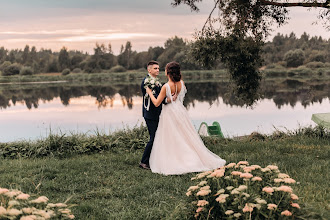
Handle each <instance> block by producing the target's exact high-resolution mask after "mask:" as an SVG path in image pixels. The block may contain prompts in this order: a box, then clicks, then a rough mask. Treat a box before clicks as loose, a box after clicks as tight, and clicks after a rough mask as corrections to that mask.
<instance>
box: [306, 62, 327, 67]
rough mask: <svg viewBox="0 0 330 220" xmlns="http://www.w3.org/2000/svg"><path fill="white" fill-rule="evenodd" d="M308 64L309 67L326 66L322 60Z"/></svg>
mask: <svg viewBox="0 0 330 220" xmlns="http://www.w3.org/2000/svg"><path fill="white" fill-rule="evenodd" d="M306 66H307V67H308V68H311V69H315V68H322V67H324V63H322V62H310V63H307V64H306Z"/></svg>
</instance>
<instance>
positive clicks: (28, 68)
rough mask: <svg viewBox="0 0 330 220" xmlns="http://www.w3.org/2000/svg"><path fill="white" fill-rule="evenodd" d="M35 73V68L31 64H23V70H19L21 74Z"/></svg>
mask: <svg viewBox="0 0 330 220" xmlns="http://www.w3.org/2000/svg"><path fill="white" fill-rule="evenodd" d="M33 73H34V71H33V69H32V68H31V67H29V66H23V67H22V69H21V71H20V72H19V74H20V75H32V74H33Z"/></svg>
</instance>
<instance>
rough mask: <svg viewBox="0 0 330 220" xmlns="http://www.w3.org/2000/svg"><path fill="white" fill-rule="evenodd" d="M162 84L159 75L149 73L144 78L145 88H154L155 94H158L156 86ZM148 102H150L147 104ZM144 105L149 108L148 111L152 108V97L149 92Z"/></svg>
mask: <svg viewBox="0 0 330 220" xmlns="http://www.w3.org/2000/svg"><path fill="white" fill-rule="evenodd" d="M161 86H162V84H161V83H160V82H159V79H158V78H157V77H155V78H153V77H151V76H150V75H148V76H147V77H146V78H145V79H144V88H145V89H146V88H149V89H151V90H152V93H153V94H156V91H155V88H156V87H161ZM146 102H148V103H147V104H146ZM143 105H144V108H145V109H147V111H149V108H150V97H149V94H148V93H146V94H145V96H144V99H143Z"/></svg>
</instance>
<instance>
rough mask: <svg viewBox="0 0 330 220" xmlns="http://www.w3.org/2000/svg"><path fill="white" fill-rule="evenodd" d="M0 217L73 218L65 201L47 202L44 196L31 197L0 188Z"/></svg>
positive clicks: (16, 191)
mask: <svg viewBox="0 0 330 220" xmlns="http://www.w3.org/2000/svg"><path fill="white" fill-rule="evenodd" d="M0 199H1V206H0V216H1V219H21V220H30V219H74V218H75V217H74V215H72V213H71V210H70V209H69V208H70V206H68V205H67V204H65V203H56V204H54V203H48V198H47V197H46V196H40V197H38V198H34V199H31V196H30V195H29V194H25V193H23V192H21V191H19V190H9V189H6V188H0Z"/></svg>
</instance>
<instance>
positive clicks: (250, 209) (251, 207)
mask: <svg viewBox="0 0 330 220" xmlns="http://www.w3.org/2000/svg"><path fill="white" fill-rule="evenodd" d="M252 211H253V206H252V205H250V204H249V203H246V204H245V207H244V208H243V212H252Z"/></svg>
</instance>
